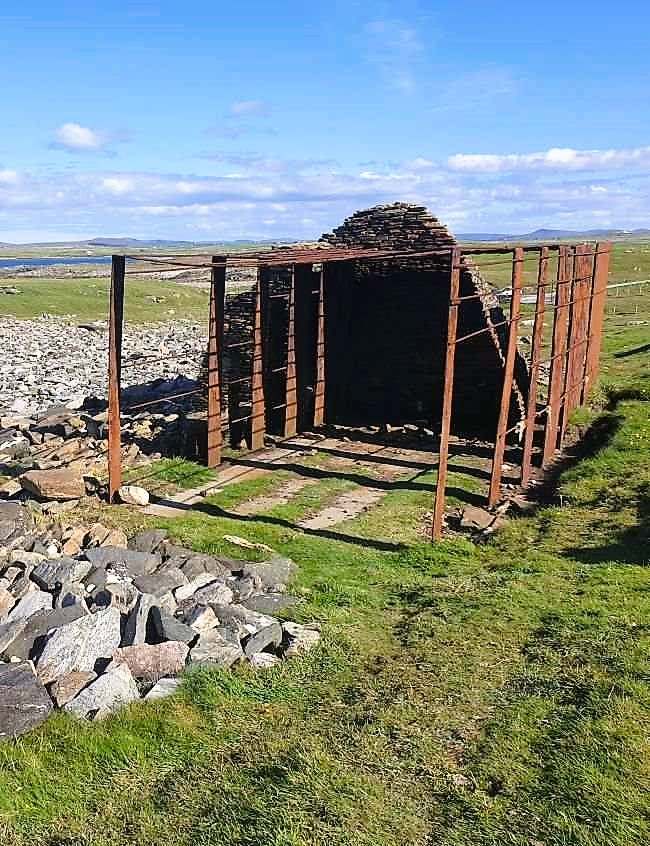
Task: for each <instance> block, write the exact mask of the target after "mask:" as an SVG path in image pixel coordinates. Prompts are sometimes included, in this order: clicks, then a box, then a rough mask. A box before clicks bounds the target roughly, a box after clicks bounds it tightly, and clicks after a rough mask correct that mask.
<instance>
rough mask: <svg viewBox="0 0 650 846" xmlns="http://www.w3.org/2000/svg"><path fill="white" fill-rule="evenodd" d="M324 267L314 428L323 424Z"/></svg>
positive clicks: (319, 310) (323, 268)
mask: <svg viewBox="0 0 650 846" xmlns="http://www.w3.org/2000/svg"><path fill="white" fill-rule="evenodd" d="M325 267H326V265H325V262H323V264H321V269H320V283H319V286H318V318H317V320H318V323H317V327H316V385H315V388H314V426H322V425H323V424H324V423H325Z"/></svg>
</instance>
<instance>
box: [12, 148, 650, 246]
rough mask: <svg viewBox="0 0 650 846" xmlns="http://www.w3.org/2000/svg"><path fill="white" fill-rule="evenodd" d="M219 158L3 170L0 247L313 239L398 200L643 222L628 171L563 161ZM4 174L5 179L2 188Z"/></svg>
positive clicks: (643, 181)
mask: <svg viewBox="0 0 650 846" xmlns="http://www.w3.org/2000/svg"><path fill="white" fill-rule="evenodd" d="M628 153H629V151H628ZM628 158H629V155H628ZM227 159H228V157H227V156H223V157H222V158H221V159H217V160H216V161H214V162H211V163H210V165H209V169H208V168H207V167H206V170H208V172H207V173H205V172H199V173H153V172H142V171H124V170H104V171H100V170H97V171H95V172H89V171H87V170H85V169H84V170H81V169H75V170H74V171H72V172H70V171H64V170H61V171H60V172H53V171H51V170H49V169H48V170H43V171H42V172H32V173H29V172H21V173H20V174H19V175H18V176H17V178H16V177H14V174H15V171H8V170H6V171H3V170H0V232H2V233H3V238H2V240H20V239H19V238H14V239H10V238H8V237H7V235H6V234H5V233H6V232H8V231H11V232H14V233H15V232H18V231H19V230H21V229H24V231H25V232H30V233H33V232H34V231H35V230H37V229H39V228H40V229H41V230H42V231H43V232H47V233H51V232H53V231H55V230H56V231H60V238H61V239H64V238H67V237H78V233H79V232H84V233H88V231H89V230H91V231H92V232H94V233H95V234H97V235H105V234H106V233H107V232H111V231H117V230H120V231H126V232H128V233H129V234H132V235H133V236H136V237H178V238H181V237H182V238H192V237H195V238H200V239H203V238H204V237H205V236H206V235H208V237H214V238H224V239H227V238H245V237H256V236H261V235H264V236H265V237H267V236H276V237H279V238H284V237H308V238H313V237H314V236H317V235H318V234H320V232H323V231H326V230H327V229H330V228H332V227H333V226H335V225H337V224H338V223H339V222H340V221H341V220H342V219H343V218H344V217H345V216H346V215H347V214H350V213H352V212H353V211H355V210H356V209H359V208H366V207H368V206H371V205H374V204H376V203H382V202H392V201H395V200H404V201H407V202H418V203H422V204H424V205H426V206H428V207H429V208H430V209H431V211H432V212H433V213H434V214H435V215H437V216H439V218H440V219H441V220H442V221H443V222H445V223H448V224H450V225H452V226H453V227H456V228H461V229H462V230H463V231H492V232H494V231H505V232H515V233H516V232H522V231H526V230H529V229H534V228H537V227H538V226H554V225H562V226H565V225H567V226H568V225H569V224H571V227H572V228H582V227H585V228H587V227H590V226H601V225H602V226H605V225H612V226H621V227H630V228H632V227H637V226H639V227H640V226H644V225H647V221H648V220H649V219H650V191H648V185H649V183H650V175H646V174H643V173H640V172H638V171H637V172H634V171H633V170H631V171H630V173H626V172H625V171H619V172H618V173H617V174H616V179H613V178H610V177H608V176H607V175H605V174H602V175H599V176H597V177H596V176H594V174H593V173H590V172H588V171H585V172H581V171H580V170H579V169H578V170H576V169H575V168H572V167H569V168H568V169H567V167H566V162H567V161H568V162H569V163H572V162H573V158H572V157H570V156H568V157H567V156H554V157H553V161H554V162H555V163H556V166H555V167H554V168H553V169H551V170H549V169H548V168H546V169H544V168H542V169H538V170H535V169H531V168H524V169H523V170H522V172H518V171H517V172H515V173H510V172H509V171H504V172H500V171H499V170H498V168H497V170H496V171H495V170H494V166H493V165H491V166H490V167H491V168H492V169H488V170H485V169H484V167H483V166H482V169H472V168H464V167H461V168H457V169H453V168H450V167H447V166H445V165H440V164H436V163H435V162H434V161H433V160H432V159H429V158H426V157H425V156H419V157H417V158H415V159H412V160H409V161H405V162H401V163H400V162H397V163H385V164H384V165H383V166H382V164H381V163H379V162H374V163H372V165H370V164H369V163H366V164H364V165H360V166H359V167H356V168H343V167H341V166H340V165H337V164H336V163H335V162H320V163H319V162H315V161H314V162H309V163H307V164H304V163H303V164H300V163H297V162H296V161H295V160H291V159H285V160H283V159H277V158H274V159H272V160H267V157H265V156H263V155H259V156H258V155H256V154H253V153H251V154H246V155H245V154H240V159H241V161H240V164H239V166H237V167H236V170H237V172H236V173H228V171H232V170H234V169H235V168H233V166H232V163H231V162H229V161H227ZM634 160H635V161H636V160H638V159H634ZM238 161H239V159H238ZM558 162H562V169H558V166H557V164H558ZM218 170H223V173H221V174H219V173H218V172H217V173H215V171H218ZM3 173H9V174H10V175H9V177H6V176H5V179H4V182H2V174H3ZM495 173H496V174H497V176H496V177H495ZM265 221H266V223H265ZM270 221H273V223H271V222H270Z"/></svg>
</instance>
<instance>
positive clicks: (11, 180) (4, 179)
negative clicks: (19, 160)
mask: <svg viewBox="0 0 650 846" xmlns="http://www.w3.org/2000/svg"><path fill="white" fill-rule="evenodd" d="M18 179H19V177H18V172H17V171H15V170H9V169H5V170H0V185H17V184H18Z"/></svg>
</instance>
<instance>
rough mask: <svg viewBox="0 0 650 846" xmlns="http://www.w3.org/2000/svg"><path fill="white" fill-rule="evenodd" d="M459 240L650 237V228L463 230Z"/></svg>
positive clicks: (573, 239) (574, 239)
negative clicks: (502, 232) (517, 232)
mask: <svg viewBox="0 0 650 846" xmlns="http://www.w3.org/2000/svg"><path fill="white" fill-rule="evenodd" d="M457 237H458V240H459V241H490V242H494V241H497V242H499V241H558V240H560V239H569V240H571V241H576V240H580V239H581V238H586V239H593V238H617V239H621V238H650V229H584V230H577V229H535V230H534V231H533V232H524V233H522V234H517V235H515V234H512V233H511V234H509V235H503V234H499V235H495V234H488V233H482V232H462V233H459V234H458V236H457Z"/></svg>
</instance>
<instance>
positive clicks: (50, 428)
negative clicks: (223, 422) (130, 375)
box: [0, 377, 205, 508]
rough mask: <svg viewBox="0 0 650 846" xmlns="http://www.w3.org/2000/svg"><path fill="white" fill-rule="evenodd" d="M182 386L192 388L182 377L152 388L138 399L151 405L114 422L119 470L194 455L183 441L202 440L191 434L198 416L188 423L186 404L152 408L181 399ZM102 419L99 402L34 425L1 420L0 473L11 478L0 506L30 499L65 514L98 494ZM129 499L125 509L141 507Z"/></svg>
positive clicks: (50, 414)
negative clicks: (61, 507)
mask: <svg viewBox="0 0 650 846" xmlns="http://www.w3.org/2000/svg"><path fill="white" fill-rule="evenodd" d="M188 384H189V385H194V383H193V382H188V380H185V379H183V378H182V377H178V378H176V379H174V380H169V381H167V382H159V383H154V384H153V385H151V386H148V387H147V388H146V389H143V391H142V392H140V393H139V394H138V399H140V397H142V396H144V397H145V398H147V399H148V400H149V401H150V402H154V404H152V405H150V406H148V408H146V409H145V410H143V411H134V412H131V413H128V412H124V413H123V414H122V415H121V421H122V466H123V467H136V466H139V465H141V464H145V463H148V462H149V461H150V460H152V459H155V458H160V455H161V453H166V454H170V455H179V454H183V453H184V450H185V449H186V447H187V449H194V447H193V446H188V442H189V440H190V434H191V435H192V438H193V439H194V440H196V439H197V438H198V439H199V440H200V439H201V432H200V431H197V430H200V424H201V422H202V421H201V417H202V415H201V414H200V413H199V414H198V419H193V418H192V417H191V415H190V417H189V418H188V416H187V413H188V409H189V408H191V404H190V402H189V401H187V400H180V401H179V402H173V403H171V402H168V401H166V400H165V401H161V402H160V404H157V403H156V402H155V401H152V400H151V397H156V398H160V397H164V396H165V395H166V394H171V393H179V392H180V393H182V391H183V389H184V388H186V387H187V385H188ZM125 396H127V397H128V392H126V393H125ZM86 406H87V408H86ZM98 409H100V410H98ZM156 409H161V410H156ZM107 417H108V415H107V412H106V403H105V401H102V400H98V401H94V400H87V401H86V402H85V403H84V407H82V408H80V409H71V408H66V407H64V406H54V407H51V408H49V409H48V410H47V411H46V412H45V413H44V414H43V415H41V416H35V417H27V416H25V415H19V414H11V415H4V416H0V473H2V474H3V475H5V476H9V477H11V478H9V479H7V480H5V481H4V482H2V483H0V498H5V499H6V498H13V497H20V498H26V497H30V498H31V497H35V498H36V499H37V500H40V501H58V502H60V503H71V505H70V506H69V507H72V505H73V504H74V503H75V502H76V501H78V500H79V499H80V498H81V497H83V496H85V495H87V494H96V493H101V492H102V490H103V488H102V483H101V480H102V479H103V478H105V474H106V467H107V452H108V426H107ZM203 417H204V415H203ZM190 430H191V433H190ZM203 440H205V423H204V421H203ZM195 451H196V450H195ZM128 493H131V494H132V496H130V497H128V498H126V497H125V501H128V502H129V503H131V504H140V505H142V504H143V503H142V502H138V501H137V498H138V493H137V491H135V492H128ZM51 507H53V508H55V507H56V506H51ZM65 507H68V506H65Z"/></svg>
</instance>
